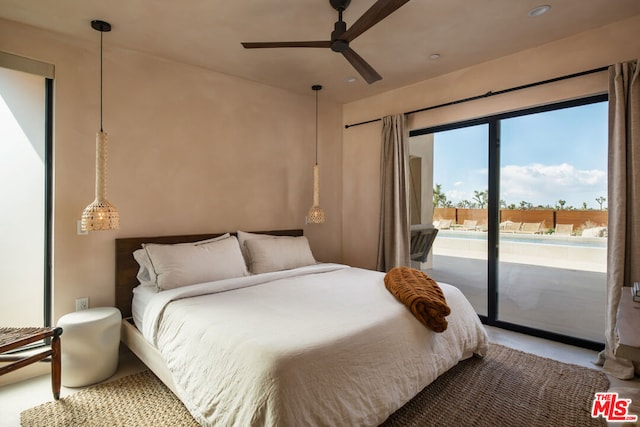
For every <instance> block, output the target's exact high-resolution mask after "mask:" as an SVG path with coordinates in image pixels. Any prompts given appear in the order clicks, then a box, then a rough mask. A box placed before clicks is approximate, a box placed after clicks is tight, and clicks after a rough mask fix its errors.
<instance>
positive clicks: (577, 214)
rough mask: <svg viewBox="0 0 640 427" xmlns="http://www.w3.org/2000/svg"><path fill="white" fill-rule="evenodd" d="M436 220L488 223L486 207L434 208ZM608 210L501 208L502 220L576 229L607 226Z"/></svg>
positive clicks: (457, 222) (458, 222)
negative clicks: (568, 225) (560, 225)
mask: <svg viewBox="0 0 640 427" xmlns="http://www.w3.org/2000/svg"><path fill="white" fill-rule="evenodd" d="M433 218H434V220H441V219H450V220H451V221H452V223H453V224H462V223H463V222H464V221H465V220H467V219H468V220H475V221H478V225H479V226H481V225H486V224H487V210H486V209H466V208H434V209H433ZM608 218H609V213H608V212H607V211H596V210H553V209H500V222H504V221H512V222H542V223H543V227H544V228H555V226H556V224H572V225H573V229H574V230H578V229H582V228H590V227H606V226H607V222H608Z"/></svg>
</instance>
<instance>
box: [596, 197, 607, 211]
mask: <svg viewBox="0 0 640 427" xmlns="http://www.w3.org/2000/svg"><path fill="white" fill-rule="evenodd" d="M606 201H607V198H606V197H603V196H600V197H596V202H598V204H600V210H602V204H603V203H604V202H606Z"/></svg>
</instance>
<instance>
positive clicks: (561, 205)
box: [557, 199, 567, 211]
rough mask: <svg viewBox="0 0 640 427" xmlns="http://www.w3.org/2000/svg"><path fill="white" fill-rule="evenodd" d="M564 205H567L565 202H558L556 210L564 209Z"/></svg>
mask: <svg viewBox="0 0 640 427" xmlns="http://www.w3.org/2000/svg"><path fill="white" fill-rule="evenodd" d="M565 204H567V201H566V200H562V199H560V200H558V205H557V206H558V210H559V211H561V210H562V208H564V205H565Z"/></svg>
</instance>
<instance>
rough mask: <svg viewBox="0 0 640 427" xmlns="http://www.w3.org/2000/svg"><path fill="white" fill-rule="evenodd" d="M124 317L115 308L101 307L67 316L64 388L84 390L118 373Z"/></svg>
mask: <svg viewBox="0 0 640 427" xmlns="http://www.w3.org/2000/svg"><path fill="white" fill-rule="evenodd" d="M121 320H122V315H121V314H120V311H119V310H118V309H117V308H114V307H98V308H90V309H88V310H82V311H76V312H73V313H69V314H65V315H64V316H62V317H61V318H60V320H58V326H60V327H62V328H63V330H64V339H63V340H61V344H62V345H61V347H62V385H64V386H66V387H81V386H85V385H89V384H95V383H97V382H100V381H102V380H104V379H107V378H109V377H110V376H112V375H113V374H114V373H115V372H116V370H117V369H118V349H119V346H120V323H121Z"/></svg>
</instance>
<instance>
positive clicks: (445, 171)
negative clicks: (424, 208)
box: [433, 102, 608, 208]
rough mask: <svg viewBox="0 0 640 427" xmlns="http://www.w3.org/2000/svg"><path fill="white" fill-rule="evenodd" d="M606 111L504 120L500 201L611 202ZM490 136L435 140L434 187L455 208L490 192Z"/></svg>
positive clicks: (474, 131)
mask: <svg viewBox="0 0 640 427" xmlns="http://www.w3.org/2000/svg"><path fill="white" fill-rule="evenodd" d="M607 108H608V107H607V103H606V102H601V103H597V104H590V105H584V106H580V107H573V108H569V109H564V110H556V111H550V112H545V113H538V114H533V115H528V116H522V117H516V118H512V119H506V120H503V121H502V124H501V148H500V153H501V162H500V167H501V183H500V190H501V194H500V198H501V199H502V200H505V201H506V202H507V203H508V204H511V203H514V204H516V205H518V204H519V203H520V202H521V201H526V202H529V203H532V204H533V205H535V206H537V205H547V204H549V205H551V206H555V205H556V204H557V202H558V200H560V199H562V200H565V201H566V205H565V206H573V207H576V208H581V207H582V204H583V202H586V203H587V206H588V207H589V208H599V207H600V205H599V204H598V203H597V202H596V201H595V199H596V198H597V197H599V196H604V197H607V134H608V130H607V115H608V111H607ZM487 134H488V126H487V125H479V126H474V127H469V128H464V129H456V130H452V131H448V132H440V133H437V134H436V135H435V146H434V168H433V169H434V170H433V178H434V184H441V185H442V191H443V192H444V193H445V195H446V196H447V198H448V200H451V201H452V202H453V203H454V204H456V203H457V202H459V201H461V200H465V199H466V200H473V194H474V190H480V191H482V190H485V189H487V187H488V184H487V178H488V175H487V171H488V148H487V139H488V138H487ZM605 206H606V203H605Z"/></svg>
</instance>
